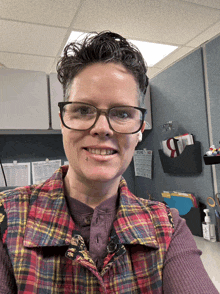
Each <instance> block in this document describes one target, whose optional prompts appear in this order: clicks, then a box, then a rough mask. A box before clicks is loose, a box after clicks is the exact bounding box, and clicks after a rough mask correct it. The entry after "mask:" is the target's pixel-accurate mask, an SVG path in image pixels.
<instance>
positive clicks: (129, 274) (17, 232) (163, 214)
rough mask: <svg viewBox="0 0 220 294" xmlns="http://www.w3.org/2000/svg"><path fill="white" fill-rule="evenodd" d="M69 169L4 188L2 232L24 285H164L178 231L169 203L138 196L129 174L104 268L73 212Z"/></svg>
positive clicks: (78, 288)
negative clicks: (92, 253)
mask: <svg viewBox="0 0 220 294" xmlns="http://www.w3.org/2000/svg"><path fill="white" fill-rule="evenodd" d="M67 169H68V167H67V166H64V167H61V168H60V169H58V170H57V171H56V172H55V173H54V174H53V176H52V177H51V178H50V179H48V180H47V181H46V182H44V183H43V184H41V185H33V186H27V187H22V188H17V189H15V190H10V191H5V192H2V193H0V201H1V202H0V203H1V206H0V216H1V217H0V220H1V235H2V238H3V242H4V244H5V246H6V247H7V250H8V253H9V256H10V259H11V262H12V265H13V269H14V274H15V278H16V282H17V286H18V293H19V294H21V293H25V294H33V293H39V294H51V293H54V294H59V293H60V294H61V293H62V294H67V293H83V294H86V293H89V294H94V293H105V294H110V293H118V294H136V293H148V294H157V293H158V294H159V293H162V270H163V261H164V257H165V254H166V252H167V250H168V247H169V243H170V241H171V237H172V234H173V231H174V228H173V223H172V216H171V213H170V210H169V208H168V207H166V206H165V205H164V204H163V203H160V202H156V201H149V200H144V199H140V198H137V197H135V196H134V195H133V194H132V193H131V192H130V191H129V190H128V188H127V185H126V182H125V180H124V179H123V178H122V180H121V182H120V187H119V191H120V203H119V208H118V211H117V216H116V219H115V221H114V224H113V228H112V231H111V234H110V237H109V243H108V252H109V253H108V254H107V256H106V258H105V260H104V265H103V269H102V271H101V272H98V271H97V268H96V265H95V263H94V262H93V260H92V259H91V257H90V255H89V252H88V251H87V248H86V246H85V243H84V240H83V238H82V236H81V235H80V232H79V231H78V229H77V227H76V225H75V224H74V222H73V220H72V218H71V217H70V215H69V212H68V207H67V205H66V201H65V196H64V190H63V180H62V179H63V177H64V175H65V174H66V172H67Z"/></svg>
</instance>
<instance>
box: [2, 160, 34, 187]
mask: <svg viewBox="0 0 220 294" xmlns="http://www.w3.org/2000/svg"><path fill="white" fill-rule="evenodd" d="M2 166H3V168H4V173H5V178H6V179H7V185H8V186H12V187H21V186H27V185H30V184H31V173H30V162H25V163H21V162H19V163H18V162H17V161H16V160H15V161H13V163H3V164H2ZM0 186H1V187H4V186H5V181H4V177H3V174H2V173H1V172H0Z"/></svg>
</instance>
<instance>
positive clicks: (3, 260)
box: [0, 202, 17, 294]
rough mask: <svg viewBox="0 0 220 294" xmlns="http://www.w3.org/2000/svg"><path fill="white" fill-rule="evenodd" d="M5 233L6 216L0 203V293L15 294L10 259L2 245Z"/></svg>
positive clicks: (15, 288) (14, 282)
mask: <svg viewBox="0 0 220 294" xmlns="http://www.w3.org/2000/svg"><path fill="white" fill-rule="evenodd" d="M6 233H7V215H6V212H5V210H4V206H3V204H2V203H1V202H0V293H1V294H15V293H17V286H16V281H15V277H14V272H13V267H12V264H11V260H10V257H9V255H8V253H7V250H6V248H5V246H4V245H3V239H4V238H5V236H6Z"/></svg>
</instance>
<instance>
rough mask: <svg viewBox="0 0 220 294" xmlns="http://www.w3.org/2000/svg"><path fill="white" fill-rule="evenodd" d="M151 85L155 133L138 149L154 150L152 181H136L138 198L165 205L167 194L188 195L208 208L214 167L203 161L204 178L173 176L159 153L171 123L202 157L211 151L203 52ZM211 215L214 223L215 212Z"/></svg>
mask: <svg viewBox="0 0 220 294" xmlns="http://www.w3.org/2000/svg"><path fill="white" fill-rule="evenodd" d="M150 85H151V103H152V119H153V129H152V131H149V132H145V134H144V140H143V142H142V143H141V144H140V145H139V146H138V148H139V149H142V148H148V149H150V150H153V178H152V180H150V179H145V178H141V177H136V178H135V191H136V194H137V195H138V196H140V197H144V198H146V197H147V195H146V191H148V192H149V193H150V194H151V195H152V196H153V198H155V199H157V200H160V201H163V198H162V196H161V193H162V192H163V191H164V190H165V191H186V192H192V193H193V194H195V196H196V197H197V198H199V199H200V201H201V202H202V203H204V204H206V199H207V197H208V196H212V197H213V193H214V190H213V181H212V172H211V167H210V166H206V165H204V162H203V160H202V173H201V174H198V175H192V176H177V175H176V176H174V175H170V174H167V173H164V171H163V168H162V165H161V161H160V158H159V153H158V149H160V142H161V140H162V138H163V136H162V133H161V126H162V125H163V124H164V123H166V122H168V121H176V122H178V125H179V133H180V134H184V133H186V132H188V133H192V134H193V135H194V136H195V140H196V141H199V142H201V148H202V154H204V153H205V151H206V150H208V148H209V137H208V122H207V112H206V97H205V85H204V73H203V57H202V48H199V49H198V50H196V51H194V52H193V53H191V54H190V55H188V56H186V57H185V58H183V59H182V60H180V61H179V62H177V63H175V64H174V65H173V66H171V67H170V68H168V69H167V70H165V71H163V72H161V73H160V74H158V75H157V76H156V77H154V78H153V79H152V80H151V81H150ZM211 215H212V220H213V221H215V219H214V211H213V210H212V212H211Z"/></svg>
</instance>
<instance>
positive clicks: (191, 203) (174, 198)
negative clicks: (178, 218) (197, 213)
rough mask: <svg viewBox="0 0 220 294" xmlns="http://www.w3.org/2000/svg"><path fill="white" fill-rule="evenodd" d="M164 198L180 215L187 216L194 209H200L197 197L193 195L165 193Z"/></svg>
mask: <svg viewBox="0 0 220 294" xmlns="http://www.w3.org/2000/svg"><path fill="white" fill-rule="evenodd" d="M162 197H164V198H165V199H164V201H165V202H166V203H167V205H168V206H169V207H170V208H176V209H178V211H179V214H180V215H185V214H187V213H188V212H189V211H190V209H191V208H192V207H198V206H197V203H196V200H195V196H193V195H192V194H191V193H182V192H175V191H174V192H166V191H164V192H163V193H162Z"/></svg>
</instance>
